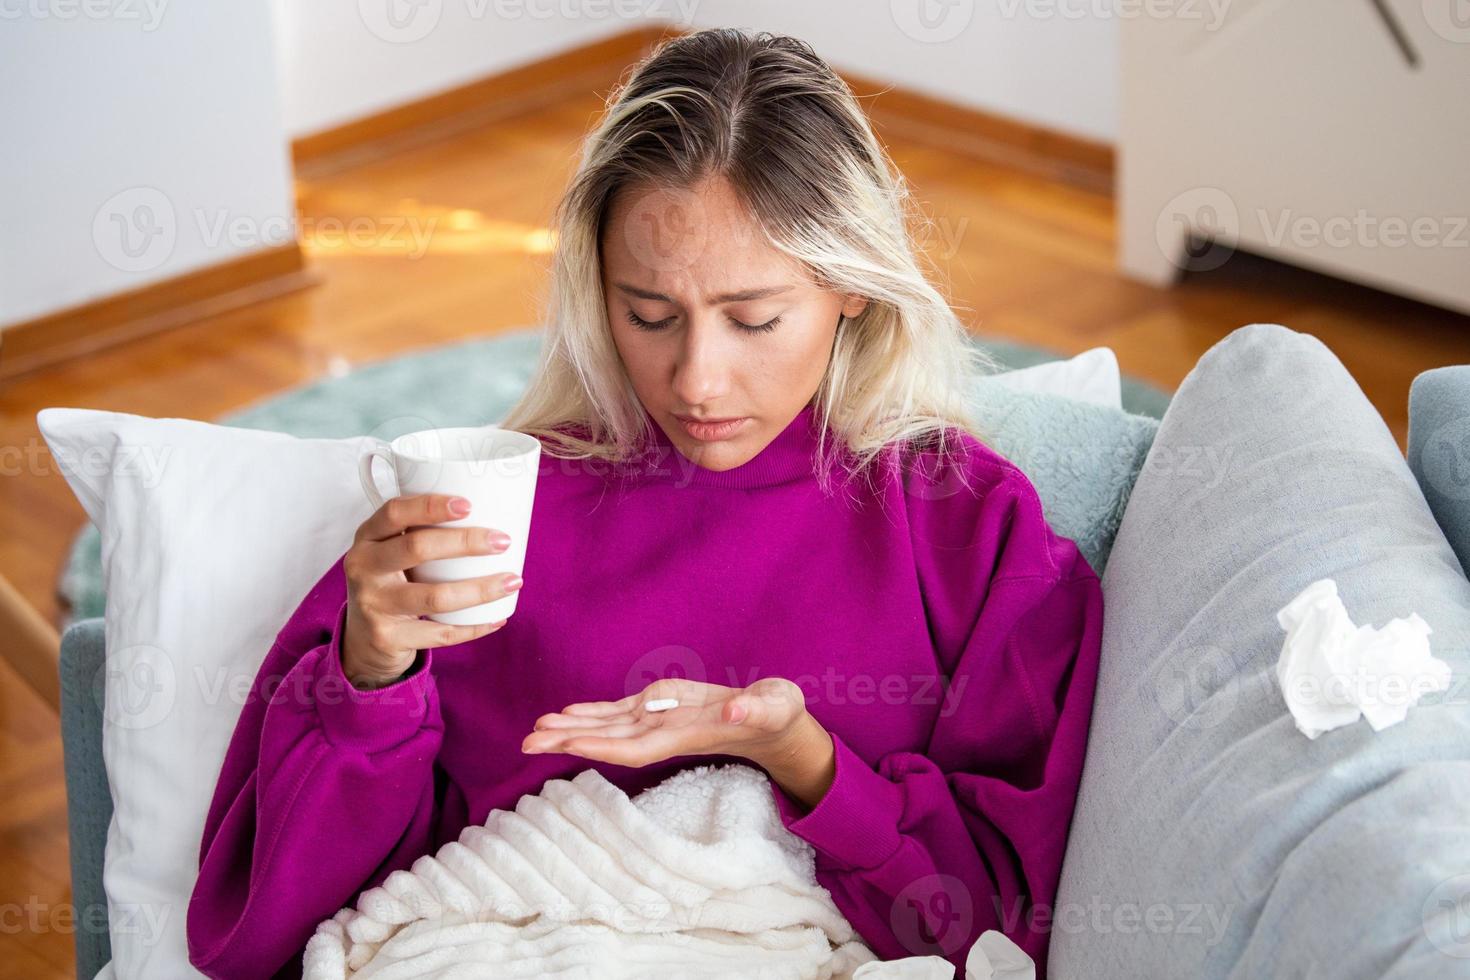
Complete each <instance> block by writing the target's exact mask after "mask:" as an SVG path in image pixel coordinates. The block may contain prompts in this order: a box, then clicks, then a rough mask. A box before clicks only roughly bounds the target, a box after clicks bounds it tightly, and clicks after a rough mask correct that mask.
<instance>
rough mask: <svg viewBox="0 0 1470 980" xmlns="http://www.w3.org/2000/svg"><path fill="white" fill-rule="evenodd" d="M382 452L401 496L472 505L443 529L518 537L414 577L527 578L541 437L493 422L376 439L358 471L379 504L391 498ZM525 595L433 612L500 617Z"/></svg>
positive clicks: (453, 619) (442, 616) (456, 620)
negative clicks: (384, 486) (376, 468)
mask: <svg viewBox="0 0 1470 980" xmlns="http://www.w3.org/2000/svg"><path fill="white" fill-rule="evenodd" d="M379 457H382V458H383V459H384V460H385V461H386V462H387V463H388V465H389V466H390V467H392V469H393V475H394V478H395V480H396V482H397V484H398V494H397V495H398V496H412V495H416V494H422V493H442V494H452V495H454V496H458V497H464V498H465V499H466V500H468V501H469V502H470V512H469V514H468V515H466V516H465V517H461V518H456V519H455V520H450V521H444V522H442V523H440V524H437V525H435V526H436V527H465V526H471V527H489V528H495V529H497V530H501V531H504V532H505V533H506V534H508V535H510V547H509V548H507V549H506V550H505V551H502V552H500V553H499V554H495V555H464V556H461V557H458V558H436V559H434V560H433V561H426V562H424V563H423V564H421V565H416V566H414V567H413V568H411V569H409V570H408V572H407V573H406V574H407V575H408V579H409V581H411V582H433V583H437V582H458V581H461V580H463V579H467V578H479V577H481V576H484V575H496V574H502V573H504V572H515V573H516V574H517V575H519V574H521V572H522V571H523V570H524V569H525V565H526V539H527V536H528V535H529V534H530V531H531V504H532V502H533V500H534V499H535V495H536V475H537V473H538V470H539V467H540V463H541V442H540V440H538V439H536V438H535V437H534V436H529V435H526V434H525V433H523V432H515V431H513V430H511V429H501V428H498V427H496V426H493V425H487V426H474V427H461V428H449V429H425V430H423V431H421V432H410V433H408V434H407V435H402V436H399V437H398V438H397V439H394V440H393V441H392V442H391V443H389V442H384V441H382V440H381V439H373V440H372V444H371V446H370V448H369V449H368V450H367V452H365V453H363V455H362V456H361V457H360V458H359V459H358V470H359V472H360V474H361V476H362V489H363V491H364V492H365V493H367V496H368V499H369V500H371V501H372V503H373V508H374V509H377V508H379V507H382V506H383V503H384V500H385V498H384V497H383V495H382V494H381V493H380V492H379V490H378V485H377V481H376V479H374V477H373V460H375V459H377V458H379ZM520 594H521V590H519V589H517V590H516V591H515V592H512V593H511V594H510V595H507V596H502V597H501V598H499V599H495V600H492V601H490V602H482V603H480V604H479V605H477V606H469V607H467V608H464V609H453V610H450V611H448V612H442V613H431V614H429V618H430V619H432V620H434V621H435V622H437V623H445V624H448V625H451V626H475V625H479V624H481V623H495V622H499V621H500V620H502V619H507V618H509V616H510V615H511V613H513V612H515V609H516V600H517V599H518V598H519V597H520Z"/></svg>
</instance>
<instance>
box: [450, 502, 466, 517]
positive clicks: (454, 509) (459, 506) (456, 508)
mask: <svg viewBox="0 0 1470 980" xmlns="http://www.w3.org/2000/svg"><path fill="white" fill-rule="evenodd" d="M449 510H450V512H451V513H454V514H457V515H459V516H460V517H464V516H465V515H466V514H468V513H469V512H470V502H469V501H468V500H466V499H464V498H463V497H455V498H454V499H453V500H451V501H450V502H449Z"/></svg>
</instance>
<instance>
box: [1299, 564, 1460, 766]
mask: <svg viewBox="0 0 1470 980" xmlns="http://www.w3.org/2000/svg"><path fill="white" fill-rule="evenodd" d="M1276 622H1278V623H1279V624H1281V628H1282V629H1284V630H1286V640H1285V641H1284V642H1283V643H1282V644H1281V657H1280V659H1278V660H1277V661H1276V680H1277V681H1278V682H1279V683H1280V684H1281V693H1282V695H1283V696H1284V697H1285V698H1286V705H1287V707H1288V708H1289V709H1290V710H1291V717H1292V719H1293V720H1295V722H1296V727H1297V728H1298V729H1299V730H1300V731H1301V732H1302V734H1303V735H1305V736H1307V738H1311V739H1315V738H1316V737H1317V736H1318V735H1321V734H1322V733H1323V732H1326V731H1331V730H1332V729H1334V728H1340V727H1341V726H1343V725H1350V724H1352V723H1353V722H1355V721H1357V720H1358V718H1359V717H1363V718H1366V719H1368V724H1370V725H1372V726H1373V730H1374V731H1375V732H1376V731H1382V730H1383V729H1385V728H1387V727H1388V726H1389V725H1396V724H1398V723H1399V722H1401V721H1403V720H1404V718H1405V717H1406V716H1407V715H1408V712H1409V708H1411V707H1413V706H1414V705H1415V704H1417V703H1418V701H1419V699H1420V698H1421V697H1423V696H1424V695H1425V694H1429V693H1431V692H1433V691H1443V690H1445V689H1446V688H1448V687H1449V683H1450V667H1449V664H1447V663H1445V662H1444V661H1443V660H1440V659H1438V658H1436V657H1434V656H1433V655H1432V654H1431V653H1430V652H1429V634H1430V633H1432V632H1433V630H1431V629H1430V628H1429V624H1428V623H1426V622H1425V621H1424V620H1423V619H1422V618H1420V616H1419V614H1418V613H1410V614H1409V616H1408V618H1407V619H1403V618H1397V619H1391V620H1389V621H1388V623H1386V624H1385V625H1384V626H1383V627H1382V628H1377V629H1375V628H1374V627H1372V626H1355V625H1353V621H1352V619H1350V618H1349V617H1348V612H1347V609H1346V608H1345V607H1344V606H1343V604H1342V599H1341V598H1339V597H1338V594H1337V583H1336V582H1335V581H1333V580H1332V579H1330V578H1324V579H1318V580H1317V581H1315V582H1313V583H1312V584H1311V585H1309V586H1307V587H1306V588H1305V589H1303V590H1302V592H1301V594H1300V595H1298V596H1297V597H1296V598H1295V599H1293V600H1291V601H1290V602H1289V603H1287V604H1286V605H1285V606H1284V607H1282V609H1281V611H1280V612H1278V613H1277V614H1276Z"/></svg>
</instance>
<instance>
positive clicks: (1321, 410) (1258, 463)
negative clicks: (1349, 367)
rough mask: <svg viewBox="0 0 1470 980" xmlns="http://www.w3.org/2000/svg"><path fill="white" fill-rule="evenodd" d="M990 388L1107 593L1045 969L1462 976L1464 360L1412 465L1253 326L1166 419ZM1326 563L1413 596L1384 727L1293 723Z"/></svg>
mask: <svg viewBox="0 0 1470 980" xmlns="http://www.w3.org/2000/svg"><path fill="white" fill-rule="evenodd" d="M987 397H988V398H993V399H997V400H994V401H991V402H988V403H984V405H983V408H984V409H985V410H986V411H987V412H988V413H989V414H988V415H987V417H996V418H1001V417H1003V418H1006V419H1007V420H1008V424H1007V425H1006V426H1005V427H1004V430H1003V432H1002V433H1001V436H1000V437H999V438H998V439H997V440H996V442H997V448H998V449H1000V450H1001V451H1002V452H1003V453H1005V454H1007V455H1008V456H1010V457H1011V458H1013V459H1016V461H1017V463H1018V464H1019V465H1021V466H1022V468H1023V469H1025V470H1026V471H1027V473H1028V475H1029V476H1031V477H1032V479H1033V482H1035V483H1036V485H1037V488H1038V491H1039V492H1040V494H1041V496H1042V499H1043V502H1044V503H1046V505H1047V510H1048V518H1049V519H1050V520H1052V521H1053V523H1054V525H1055V526H1057V527H1058V529H1059V530H1061V531H1062V532H1063V533H1066V534H1068V535H1069V536H1075V537H1076V538H1077V539H1078V540H1079V543H1081V542H1082V541H1083V540H1084V539H1085V540H1086V541H1087V544H1086V547H1085V548H1084V551H1085V553H1087V554H1088V557H1089V560H1090V561H1092V562H1093V564H1094V567H1096V568H1098V569H1099V571H1100V573H1101V574H1102V576H1103V589H1104V593H1105V595H1106V596H1107V601H1108V615H1107V617H1106V626H1105V635H1104V643H1103V669H1102V675H1101V677H1100V680H1099V687H1098V693H1097V698H1096V701H1095V716H1094V722H1093V737H1092V739H1091V742H1090V744H1089V750H1088V757H1087V764H1086V767H1085V771H1084V777H1083V786H1082V793H1081V796H1080V798H1079V802H1078V808H1077V814H1076V817H1075V819H1074V822H1073V826H1072V828H1071V836H1070V838H1069V845H1068V852H1067V860H1066V863H1065V866H1064V870H1063V881H1062V888H1061V893H1060V895H1059V896H1058V907H1057V909H1055V910H1051V911H1052V912H1054V913H1057V914H1056V915H1055V919H1054V921H1055V925H1054V932H1053V939H1052V949H1051V962H1052V968H1051V975H1052V976H1053V977H1057V978H1076V980H1098V978H1111V977H1118V978H1123V977H1176V976H1190V977H1221V978H1226V977H1230V978H1234V977H1253V976H1268V975H1269V976H1309V975H1310V976H1330V977H1333V978H1334V980H1337V978H1342V977H1365V978H1366V977H1384V976H1393V977H1424V978H1429V977H1434V978H1439V977H1451V976H1466V977H1470V938H1467V937H1466V936H1464V935H1463V932H1464V930H1463V929H1460V928H1459V923H1458V922H1457V921H1456V920H1455V919H1454V914H1455V910H1456V909H1458V908H1460V907H1461V906H1459V905H1457V904H1456V903H1457V902H1465V901H1466V900H1467V899H1470V706H1467V704H1466V693H1465V691H1464V690H1463V689H1462V688H1463V682H1464V681H1465V680H1466V679H1467V678H1470V582H1467V581H1466V578H1465V573H1464V565H1463V564H1462V562H1463V561H1464V560H1465V556H1466V555H1467V554H1470V366H1456V367H1452V368H1444V369H1439V370H1436V371H1431V372H1426V374H1424V375H1422V376H1421V377H1420V378H1419V379H1417V380H1416V382H1415V384H1414V388H1413V389H1412V392H1411V431H1410V447H1409V453H1408V458H1407V459H1405V457H1404V455H1403V454H1402V453H1401V452H1400V451H1399V449H1398V446H1397V444H1396V443H1395V442H1394V440H1393V439H1392V437H1391V435H1390V434H1389V432H1388V430H1387V428H1386V426H1384V424H1383V422H1382V420H1381V418H1380V417H1379V416H1378V414H1377V412H1376V411H1374V410H1373V408H1372V406H1371V405H1370V404H1369V403H1368V401H1367V399H1366V398H1365V397H1364V396H1363V394H1362V391H1361V389H1359V388H1358V386H1357V384H1356V383H1355V382H1354V381H1353V379H1352V378H1351V376H1350V375H1349V374H1348V372H1347V371H1346V370H1345V369H1344V368H1343V366H1342V365H1341V363H1340V362H1339V361H1338V360H1337V359H1336V357H1335V356H1333V355H1332V353H1331V352H1330V351H1329V350H1328V349H1327V348H1326V347H1325V346H1324V345H1322V344H1321V343H1320V341H1317V340H1316V339H1315V338H1313V337H1310V336H1308V335H1304V334H1300V333H1296V332H1294V331H1291V330H1288V329H1286V328H1283V327H1280V326H1275V325H1269V324H1253V325H1250V326H1247V327H1242V328H1240V329H1239V330H1236V331H1234V332H1233V333H1232V334H1230V335H1229V336H1228V337H1226V338H1225V339H1224V340H1222V341H1220V342H1219V343H1218V344H1217V345H1216V346H1215V347H1213V348H1212V349H1211V350H1210V351H1209V352H1208V353H1206V355H1205V356H1204V357H1202V358H1201V359H1200V362H1199V364H1198V365H1197V366H1196V367H1195V369H1194V370H1193V371H1192V372H1191V373H1190V375H1189V377H1188V378H1186V379H1185V382H1184V384H1183V385H1182V386H1181V387H1180V389H1179V392H1178V393H1177V394H1176V395H1175V396H1174V399H1173V401H1172V402H1171V403H1170V404H1169V407H1168V410H1167V412H1165V413H1164V417H1163V419H1162V422H1155V421H1154V420H1150V419H1145V418H1143V417H1141V416H1134V415H1127V414H1126V413H1116V414H1117V415H1118V416H1121V417H1118V418H1114V417H1112V416H1110V415H1103V414H1100V413H1098V412H1096V411H1095V410H1094V409H1093V408H1091V407H1089V408H1087V409H1086V410H1083V409H1079V408H1076V407H1067V408H1065V409H1061V408H1058V407H1057V406H1055V405H1053V404H1052V403H1051V402H1049V401H1048V402H1046V403H1041V402H1037V403H1032V402H1031V401H1028V398H1029V397H1030V396H1014V395H1000V394H989V395H985V396H982V401H983V398H987ZM1053 409H1055V410H1056V411H1065V412H1068V413H1072V414H1069V415H1068V416H1067V417H1066V418H1065V419H1057V418H1052V417H1050V416H1048V415H1047V412H1048V411H1051V410H1053ZM1462 430H1463V431H1462ZM1461 453H1463V455H1464V459H1463V460H1462V459H1461V458H1460V454H1461ZM1321 577H1333V578H1335V580H1336V581H1337V582H1338V584H1339V587H1340V592H1341V595H1342V597H1343V599H1344V602H1345V603H1346V605H1347V608H1348V610H1349V612H1350V613H1351V614H1352V615H1353V617H1354V621H1355V622H1357V623H1359V624H1364V623H1371V624H1373V625H1382V623H1383V622H1384V621H1385V620H1386V619H1388V618H1390V617H1391V616H1406V615H1408V614H1409V613H1410V612H1411V611H1417V612H1419V613H1420V614H1421V615H1423V616H1424V618H1425V619H1426V620H1427V621H1428V622H1429V623H1430V625H1431V626H1432V627H1433V629H1434V634H1433V636H1432V638H1431V639H1432V645H1433V649H1434V653H1435V655H1436V656H1438V657H1441V658H1442V659H1445V660H1447V661H1449V662H1450V663H1451V666H1452V668H1453V670H1454V677H1455V681H1456V683H1454V684H1452V685H1451V689H1450V691H1448V692H1444V693H1443V694H1440V695H1431V696H1429V697H1426V698H1425V699H1424V700H1423V701H1421V702H1420V704H1419V705H1418V706H1417V707H1415V708H1414V709H1411V711H1410V714H1409V717H1408V719H1407V720H1406V721H1405V722H1403V723H1401V724H1400V725H1397V726H1394V727H1392V728H1389V729H1385V730H1384V731H1382V732H1378V733H1374V732H1372V731H1371V729H1369V728H1368V726H1367V725H1366V723H1364V722H1359V723H1357V724H1355V725H1351V726H1347V727H1345V728H1343V729H1339V730H1335V731H1332V732H1328V733H1326V734H1324V735H1322V736H1321V737H1319V738H1318V739H1316V740H1308V739H1306V738H1305V736H1302V735H1301V734H1300V733H1299V732H1297V731H1295V730H1294V729H1293V727H1292V723H1291V720H1290V717H1289V715H1288V713H1287V710H1286V707H1285V703H1284V701H1283V700H1282V698H1281V695H1280V692H1279V690H1278V689H1277V688H1275V687H1274V686H1273V685H1274V681H1273V680H1272V679H1271V677H1270V669H1271V667H1272V666H1273V665H1274V662H1275V658H1276V655H1277V653H1278V652H1279V649H1280V641H1281V636H1282V634H1281V631H1280V629H1279V627H1278V626H1277V624H1276V623H1275V620H1274V614H1275V612H1276V610H1277V609H1278V608H1280V606H1282V605H1284V604H1285V603H1286V602H1287V601H1289V600H1290V599H1291V598H1292V597H1293V596H1295V595H1296V594H1297V593H1298V592H1299V591H1300V589H1301V588H1302V587H1304V586H1305V585H1307V584H1308V583H1309V582H1311V581H1313V580H1315V579H1317V578H1321ZM102 622H103V621H102V619H101V618H100V617H92V618H87V619H82V620H80V621H77V622H75V623H73V624H72V625H71V626H70V627H68V628H67V630H66V631H65V633H64V635H63V638H62V645H61V689H62V730H63V738H64V743H65V761H66V782H67V793H68V811H69V831H70V835H71V860H72V881H73V895H74V901H75V902H76V905H77V907H78V914H79V922H80V924H81V928H79V931H78V933H77V962H78V976H79V977H84V978H91V977H94V976H95V975H96V973H97V971H98V970H99V969H101V968H102V966H103V965H104V964H105V963H106V962H107V960H108V959H109V956H110V947H109V943H108V937H107V935H106V932H105V930H103V929H93V928H87V926H86V924H87V923H88V922H95V921H97V920H98V919H99V917H98V916H96V915H95V914H88V911H87V910H88V909H97V908H99V907H100V908H101V909H103V910H104V911H105V902H106V900H105V895H104V892H103V887H102V870H101V869H102V855H103V849H104V845H105V841H106V835H107V825H108V821H109V819H110V817H111V813H112V800H111V796H110V791H109V787H108V782H107V776H106V772H105V770H104V767H103V764H102V756H101V743H102V718H101V697H100V693H101V686H100V684H101V677H102V669H103V661H104V640H103V630H102ZM1416 815H1419V816H1416ZM1465 907H1470V905H1466V906H1465ZM1098 908H1102V912H1101V918H1099V917H1098V915H1097V914H1093V915H1092V916H1091V917H1090V918H1089V917H1088V916H1087V915H1083V916H1081V917H1080V918H1079V917H1077V916H1075V915H1074V916H1072V917H1071V919H1068V918H1066V917H1065V915H1066V913H1069V912H1078V911H1081V910H1086V909H1093V910H1094V911H1096V910H1097V909H1098ZM1120 910H1121V911H1123V912H1124V913H1125V916H1124V917H1125V918H1126V921H1127V922H1128V923H1131V925H1120V918H1119V912H1120ZM1157 910H1162V914H1158V915H1156V914H1155V912H1156V911H1157ZM1191 911H1193V912H1197V913H1198V915H1197V916H1196V918H1197V920H1198V922H1199V923H1200V925H1201V927H1202V930H1203V931H1198V930H1197V931H1190V930H1189V929H1186V928H1184V927H1183V926H1181V925H1180V923H1181V921H1182V919H1183V917H1184V916H1185V915H1186V914H1187V913H1188V912H1191ZM1461 914H1462V913H1461ZM1164 919H1168V920H1169V924H1168V925H1167V926H1166V925H1161V924H1160V923H1162V922H1163V921H1164ZM1079 923H1080V924H1079ZM1150 923H1152V925H1150Z"/></svg>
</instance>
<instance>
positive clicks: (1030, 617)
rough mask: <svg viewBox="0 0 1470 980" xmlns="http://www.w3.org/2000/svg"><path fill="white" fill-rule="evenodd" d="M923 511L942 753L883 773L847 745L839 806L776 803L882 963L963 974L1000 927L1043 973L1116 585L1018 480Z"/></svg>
mask: <svg viewBox="0 0 1470 980" xmlns="http://www.w3.org/2000/svg"><path fill="white" fill-rule="evenodd" d="M957 496H963V494H960V495H957ZM911 511H915V512H914V513H913V514H912V516H911V522H912V523H911V530H912V531H913V532H914V535H915V543H916V544H915V553H916V556H915V561H916V567H917V571H918V577H919V583H920V587H921V590H922V591H923V592H924V600H925V607H926V614H927V616H928V619H929V627H930V632H931V635H932V636H933V638H934V642H935V647H936V658H937V662H938V666H939V669H940V671H941V672H942V675H944V676H945V678H946V679H947V683H946V685H945V688H946V690H945V694H944V696H943V697H942V698H941V702H942V707H941V709H940V710H939V712H938V716H937V720H936V721H935V724H934V727H933V729H932V733H931V734H930V736H929V739H928V745H927V748H926V749H925V750H924V751H895V752H890V753H888V754H886V755H883V756H882V757H881V758H877V759H872V760H869V759H864V758H862V757H861V756H859V755H858V754H857V753H856V752H854V751H853V749H852V748H851V747H850V746H849V745H848V743H847V742H846V741H845V740H844V739H843V738H842V736H841V735H840V734H839V733H836V732H832V733H830V734H831V736H832V744H833V748H834V751H835V755H836V771H835V777H834V780H833V783H832V785H831V787H830V788H829V789H828V791H827V793H826V794H825V795H824V796H823V798H822V799H821V800H820V801H818V803H817V805H816V806H815V807H813V808H811V809H810V810H806V809H805V808H804V807H803V806H802V805H801V804H800V803H798V802H796V801H795V800H793V799H792V798H790V797H789V796H787V795H786V793H785V792H784V791H782V790H780V789H779V788H777V787H775V784H774V783H773V784H772V787H773V793H774V795H775V798H776V804H777V808H778V810H779V812H780V815H781V820H782V823H783V824H784V825H785V826H786V827H787V828H788V829H789V830H791V831H792V832H793V833H794V834H796V835H797V836H798V837H801V838H802V839H804V840H806V841H807V842H809V843H810V844H811V845H812V846H813V849H814V850H815V852H816V865H817V872H818V875H819V878H821V879H822V882H823V884H824V885H826V886H827V888H828V890H829V891H831V892H832V896H833V900H834V902H835V903H836V904H837V906H838V908H839V909H840V910H841V911H842V912H843V914H844V915H845V916H847V918H848V920H849V921H850V922H851V923H852V924H853V927H854V928H855V929H856V930H857V932H858V934H859V935H861V936H862V937H863V939H864V940H865V941H866V942H867V943H868V945H869V946H870V947H871V948H872V949H873V951H874V952H875V953H877V954H878V956H880V957H881V958H882V959H885V960H888V959H894V958H901V957H905V956H919V955H939V956H943V957H945V958H946V959H948V960H949V961H950V962H952V963H954V964H955V966H956V967H957V968H958V970H959V975H960V976H963V975H964V962H965V958H966V955H967V954H968V952H969V949H970V947H971V945H972V944H973V943H974V941H975V939H976V938H977V937H978V936H979V935H980V933H982V932H984V931H985V930H987V929H996V930H999V931H1000V932H1002V933H1004V934H1005V935H1006V936H1007V937H1009V938H1010V939H1011V940H1012V941H1014V942H1015V943H1016V944H1017V945H1019V946H1020V947H1021V948H1022V949H1023V950H1025V951H1026V953H1027V954H1029V955H1030V956H1031V958H1032V959H1033V960H1034V961H1035V962H1036V964H1037V976H1038V977H1039V978H1044V977H1045V976H1046V952H1047V944H1048V940H1049V937H1050V929H1051V913H1052V911H1053V906H1054V902H1055V895H1056V889H1057V885H1058V881H1059V879H1060V875H1061V864H1062V857H1063V854H1064V852H1065V850H1066V843H1067V834H1068V829H1069V827H1070V823H1071V818H1072V811H1073V806H1074V804H1075V801H1076V796H1077V788H1078V784H1079V782H1080V779H1081V773H1082V763H1083V757H1084V754H1085V751H1086V744H1087V732H1088V723H1089V720H1090V717H1091V712H1092V699H1093V692H1094V689H1095V686H1096V677H1097V666H1098V655H1099V651H1100V648H1101V643H1102V623H1103V599H1102V589H1101V586H1100V583H1099V581H1098V578H1097V575H1096V574H1095V573H1094V572H1093V570H1092V568H1091V567H1090V566H1089V565H1088V564H1087V562H1086V560H1085V559H1084V558H1083V557H1082V555H1081V553H1080V552H1079V551H1078V549H1077V547H1076V545H1075V544H1074V543H1073V542H1072V541H1070V540H1068V539H1066V538H1062V537H1060V536H1058V535H1056V534H1055V533H1054V532H1052V530H1051V529H1050V527H1049V526H1048V525H1047V523H1046V521H1045V519H1044V518H1043V517H1042V513H1041V505H1040V502H1039V500H1038V499H1037V497H1036V494H1035V491H1034V490H1033V489H1032V488H1031V486H1030V484H1029V482H1027V481H1026V480H1025V477H1024V476H1022V475H1021V474H1020V472H1019V470H1015V471H1012V472H1009V473H1007V474H1005V475H1003V476H1002V477H1001V478H1000V479H999V480H998V481H997V482H995V483H994V484H993V485H992V486H991V488H990V490H989V492H988V494H987V495H986V498H985V500H984V503H983V505H981V504H974V503H973V502H971V504H970V505H967V504H965V503H964V502H963V501H961V500H958V499H948V500H933V499H930V500H925V501H924V502H923V503H922V504H921V505H918V506H917V507H911Z"/></svg>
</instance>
